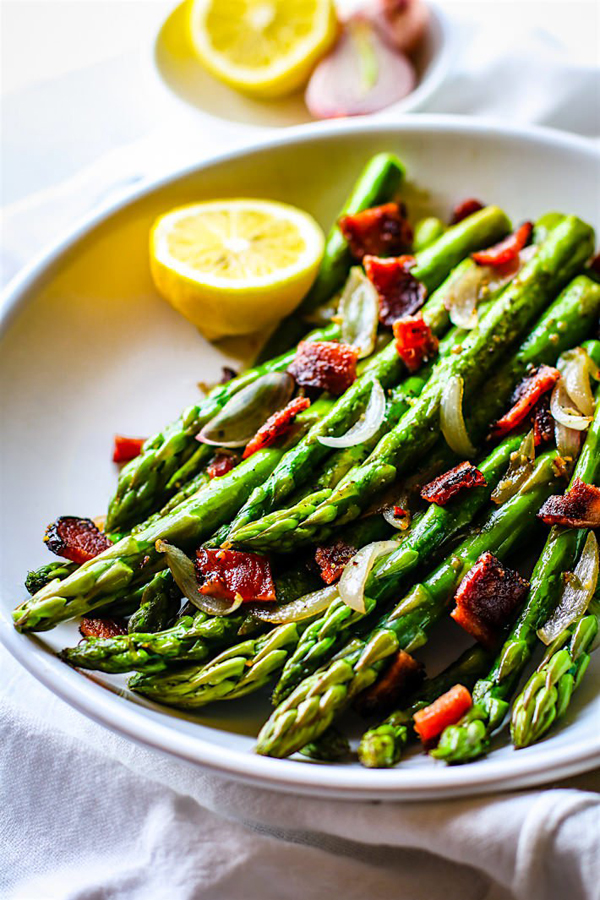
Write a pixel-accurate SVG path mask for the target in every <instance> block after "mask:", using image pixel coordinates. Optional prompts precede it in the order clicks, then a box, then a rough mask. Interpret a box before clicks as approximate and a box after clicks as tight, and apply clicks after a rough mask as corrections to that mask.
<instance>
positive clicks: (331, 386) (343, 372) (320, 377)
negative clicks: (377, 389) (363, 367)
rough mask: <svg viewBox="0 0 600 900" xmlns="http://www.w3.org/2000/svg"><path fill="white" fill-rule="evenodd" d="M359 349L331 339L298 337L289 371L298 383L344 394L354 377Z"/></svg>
mask: <svg viewBox="0 0 600 900" xmlns="http://www.w3.org/2000/svg"><path fill="white" fill-rule="evenodd" d="M357 359H358V350H357V349H356V348H355V347H350V346H349V345H348V344H337V343H335V342H334V341H300V343H299V344H298V349H297V351H296V355H295V357H294V359H293V361H292V364H291V365H290V367H289V369H288V372H289V373H290V375H292V376H293V377H294V378H295V380H296V383H297V384H299V385H300V386H301V387H313V388H320V390H322V391H328V392H329V393H330V394H333V395H334V396H338V395H339V394H343V393H344V391H345V390H347V389H348V388H349V387H350V385H351V384H352V383H353V382H354V381H355V380H356V361H357Z"/></svg>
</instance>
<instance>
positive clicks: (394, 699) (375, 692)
mask: <svg viewBox="0 0 600 900" xmlns="http://www.w3.org/2000/svg"><path fill="white" fill-rule="evenodd" d="M424 677H425V670H424V668H423V664H422V663H420V662H417V660H416V659H414V658H413V657H412V656H411V655H410V653H407V652H406V650H399V651H398V652H397V653H396V655H395V656H394V657H393V658H392V662H391V663H390V665H389V666H388V667H387V669H386V670H385V671H384V672H383V674H382V675H381V677H380V678H378V679H377V681H376V682H375V683H374V684H372V685H371V686H370V687H368V688H367V689H366V690H365V691H362V693H360V694H359V695H358V696H357V698H356V700H355V701H354V708H355V709H356V710H357V712H359V713H360V714H361V716H383V715H385V714H386V713H388V712H390V710H392V709H394V708H395V707H397V706H402V705H403V701H404V700H406V698H407V697H408V695H409V694H410V693H411V692H412V691H413V690H414V689H415V688H417V687H418V686H419V684H420V683H421V682H422V681H423V679H424Z"/></svg>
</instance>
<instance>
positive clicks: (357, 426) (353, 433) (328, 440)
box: [319, 379, 385, 448]
mask: <svg viewBox="0 0 600 900" xmlns="http://www.w3.org/2000/svg"><path fill="white" fill-rule="evenodd" d="M384 419H385V391H384V390H383V388H382V387H381V385H380V384H379V382H378V381H377V380H376V379H374V380H373V387H372V389H371V396H370V397H369V402H368V403H367V407H366V409H365V411H364V413H363V414H362V416H361V417H360V418H359V419H358V421H357V422H355V423H354V425H353V426H352V428H350V429H348V431H347V432H346V434H342V435H340V437H327V436H324V437H319V441H320V442H321V444H324V445H325V447H336V448H339V447H356V446H358V444H364V442H365V441H368V440H369V439H370V438H372V437H373V436H374V435H375V434H377V432H378V431H379V429H380V428H381V426H382V425H383V420H384Z"/></svg>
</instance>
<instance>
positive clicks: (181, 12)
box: [154, 0, 454, 128]
mask: <svg viewBox="0 0 600 900" xmlns="http://www.w3.org/2000/svg"><path fill="white" fill-rule="evenodd" d="M339 5H340V6H341V7H342V12H346V7H351V6H352V4H351V3H340V4H339ZM189 6H190V0H185V2H183V3H181V4H180V5H179V6H176V7H175V9H174V10H173V12H172V13H171V14H170V15H169V16H168V18H167V19H166V20H165V21H164V23H163V25H162V27H161V29H160V31H159V32H158V35H157V37H156V42H155V45H154V62H155V65H156V70H157V72H158V75H159V77H160V78H161V79H162V81H163V82H164V83H165V84H166V85H167V87H168V88H169V89H170V90H171V91H172V92H173V93H174V94H175V96H176V97H178V98H179V100H182V101H183V102H184V103H186V104H187V105H188V106H192V107H193V108H194V109H196V110H198V111H199V112H201V113H203V114H205V115H206V114H207V115H209V116H214V117H216V118H219V119H226V120H228V121H230V122H237V123H242V124H244V125H245V126H246V127H247V126H249V125H253V126H257V127H263V128H264V127H270V128H284V127H287V126H290V125H301V124H303V123H305V122H313V121H314V119H313V117H312V116H311V114H310V113H309V111H308V109H307V108H306V104H305V103H304V95H303V92H302V91H298V92H297V93H294V94H292V95H291V96H290V97H283V98H281V99H277V100H267V101H265V100H254V99H253V98H252V97H246V96H245V95H244V94H241V93H240V92H239V91H235V90H233V89H232V88H230V87H228V86H227V85H226V84H223V83H222V82H221V81H218V80H217V79H216V78H214V77H213V76H212V75H211V74H210V73H209V72H208V71H206V69H204V68H203V66H202V65H201V63H200V62H199V61H198V58H197V56H196V54H195V52H194V49H193V47H192V45H191V42H190V40H189V38H188V35H187V29H186V21H185V20H186V16H187V15H189ZM428 6H429V7H430V11H431V17H430V22H429V28H428V32H427V35H426V38H425V40H424V41H423V46H422V47H421V48H420V50H419V53H418V54H417V55H416V57H415V60H414V63H415V68H416V71H417V86H416V87H415V89H414V91H411V93H410V94H408V96H407V97H405V98H404V99H403V100H400V101H398V103H394V104H392V105H391V106H388V107H387V108H386V109H384V110H382V111H381V112H380V113H378V115H384V116H387V115H402V114H404V113H408V112H414V111H415V110H417V109H420V108H421V107H422V106H423V105H424V104H425V102H426V101H428V100H429V99H430V98H431V97H432V96H433V95H434V93H435V91H436V90H437V89H438V88H439V87H440V85H441V84H442V82H443V81H444V79H445V78H446V76H447V74H448V72H449V69H450V65H451V62H452V57H453V49H454V33H453V30H452V26H451V24H450V22H449V20H448V17H447V16H446V15H445V14H444V13H443V12H442V10H441V9H440V8H439V7H438V6H436V5H435V4H433V3H429V4H428ZM349 11H351V10H349Z"/></svg>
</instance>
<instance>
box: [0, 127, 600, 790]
mask: <svg viewBox="0 0 600 900" xmlns="http://www.w3.org/2000/svg"><path fill="white" fill-rule="evenodd" d="M379 150H393V151H395V152H397V153H399V155H400V156H401V157H402V158H403V159H404V160H405V162H406V165H407V168H408V172H409V182H408V184H407V186H406V190H405V191H404V194H405V197H406V199H407V201H408V204H409V207H410V209H411V211H412V212H413V213H414V214H415V215H420V214H422V213H423V212H425V211H428V210H433V211H437V212H439V213H440V214H441V215H447V214H448V212H449V210H450V208H451V206H452V204H453V203H454V202H455V201H456V200H458V199H460V198H464V197H466V196H475V197H479V198H481V199H483V200H485V201H487V202H494V203H499V204H501V205H502V206H504V208H505V209H506V210H507V211H508V212H509V214H510V215H511V216H512V217H513V218H514V220H515V221H517V222H518V221H519V220H522V219H523V218H535V217H536V216H538V215H540V214H541V213H543V212H546V211H548V210H551V209H559V210H566V211H569V212H571V213H576V214H578V215H580V216H582V217H584V218H585V219H587V220H589V221H595V222H596V224H598V221H597V220H598V214H599V210H598V207H597V203H596V198H595V193H594V186H595V185H596V184H597V178H598V154H597V152H596V150H595V149H594V148H593V147H592V146H591V145H589V144H587V143H586V142H584V141H582V140H580V139H575V138H572V137H568V136H565V135H562V134H558V133H553V132H550V131H543V130H539V129H528V130H517V129H510V128H506V127H505V126H498V125H493V124H490V123H485V122H481V121H471V120H466V119H458V118H449V117H448V118H444V117H425V116H423V117H419V118H415V119H412V120H405V121H404V122H403V123H402V124H385V123H379V122H372V121H371V122H368V121H357V122H351V123H331V124H326V125H322V124H319V125H317V126H308V127H304V128H300V129H292V130H289V131H287V132H285V133H281V134H280V135H279V136H278V137H277V138H276V139H274V140H270V141H263V142H261V143H259V144H257V145H255V146H252V147H250V148H248V149H245V150H241V151H240V150H238V151H236V152H234V153H229V154H226V155H224V156H219V157H216V158H215V159H214V160H212V161H211V162H207V163H204V164H203V165H201V166H199V167H198V168H196V169H191V170H190V169H188V170H186V171H183V172H178V173H176V174H175V175H171V176H169V177H168V178H165V179H163V180H161V181H160V182H157V183H155V184H152V185H150V186H147V187H144V188H142V189H140V190H138V191H136V192H135V193H133V194H132V195H130V196H129V197H128V198H126V199H124V200H122V201H121V202H119V203H116V204H113V205H112V206H110V207H109V208H107V209H105V210H103V211H102V212H101V213H99V214H97V215H95V216H94V217H93V218H91V219H90V220H88V221H87V222H85V223H83V224H81V225H80V226H79V227H78V228H76V229H75V230H74V231H73V232H72V233H71V234H70V235H68V236H67V237H66V238H64V239H62V240H60V241H59V242H58V243H57V244H56V245H55V246H54V247H53V249H52V250H51V251H49V252H48V253H47V254H46V255H45V256H44V257H43V258H42V259H40V260H38V261H37V262H35V263H34V264H33V265H32V266H30V267H29V268H28V269H27V271H26V272H24V273H23V274H22V275H21V276H20V277H19V278H18V280H17V281H16V282H15V283H13V285H12V287H11V288H10V289H9V292H8V296H7V298H6V303H5V306H4V323H3V327H2V331H1V333H0V373H1V376H0V377H1V382H0V383H2V385H3V391H2V401H1V402H2V409H3V415H4V419H3V421H4V441H3V444H4V446H3V458H2V466H1V467H0V469H1V471H0V493H1V495H2V501H3V502H2V510H1V526H2V539H1V540H0V553H1V554H2V556H1V578H0V589H1V603H0V607H1V619H0V638H1V640H2V642H3V643H4V644H5V646H6V648H7V649H8V650H9V651H10V652H11V653H12V654H13V655H14V656H15V657H16V658H17V659H18V660H20V662H21V663H22V664H23V665H24V666H25V667H26V668H27V669H29V671H30V672H32V673H33V674H34V675H35V676H36V677H37V678H38V679H39V680H40V681H42V682H43V683H44V684H45V685H47V687H49V688H50V689H51V690H53V691H55V692H56V693H57V694H58V695H60V696H61V697H63V698H64V699H65V700H67V701H68V702H69V703H71V704H72V705H73V706H75V707H77V708H78V709H80V710H81V711H82V712H83V713H85V714H86V715H88V716H90V717H92V718H94V719H96V720H97V721H99V722H101V723H102V724H104V725H106V726H107V727H109V728H112V729H114V730H116V731H119V732H121V733H122V734H124V735H127V736H128V737H130V738H132V739H134V740H137V741H142V742H144V743H147V744H149V745H152V746H154V747H156V748H158V749H160V750H163V751H167V752H170V753H174V754H176V755H178V756H180V757H183V758H186V759H188V760H191V761H193V762H196V763H199V764H200V765H202V766H205V767H208V768H212V769H215V770H218V771H220V772H222V773H226V774H228V775H230V776H232V777H234V778H238V779H243V780H246V781H253V782H260V783H262V784H265V785H269V786H271V787H274V788H279V789H282V790H288V791H297V792H300V791H301V792H306V793H315V794H320V795H323V794H330V795H334V796H338V797H353V798H357V797H373V798H380V799H385V798H404V799H423V798H431V797H443V796H452V795H458V794H467V793H475V792H483V791H489V790H499V789H506V788H514V787H520V786H524V785H530V784H535V783H539V782H543V781H546V780H549V779H554V778H557V777H559V776H566V775H569V774H572V773H575V772H579V771H582V770H585V769H588V768H591V767H593V766H594V764H596V763H597V761H598V754H599V750H600V733H599V732H600V730H599V729H598V715H599V712H600V700H599V699H598V698H595V697H594V689H595V682H596V683H597V675H598V663H599V661H600V660H598V659H594V660H593V663H592V666H591V670H590V672H589V674H588V675H587V676H586V678H585V680H584V682H583V684H582V687H581V689H580V690H579V691H578V692H577V694H576V695H575V696H574V698H573V702H572V704H571V706H570V707H569V712H568V715H567V717H566V718H565V720H564V721H563V722H561V723H560V725H559V726H558V727H557V728H555V729H554V730H553V731H552V733H551V734H550V735H549V736H548V737H547V738H546V740H544V741H542V742H541V743H539V744H537V745H535V746H533V747H530V748H528V749H525V750H520V751H519V752H514V751H513V750H512V749H511V748H510V746H508V742H507V741H506V736H505V735H502V736H500V738H499V740H497V741H496V743H495V746H494V749H493V752H492V753H490V755H489V756H488V757H487V758H485V759H482V760H480V761H478V762H477V763H474V764H471V765H467V766H463V767H457V768H446V767H444V766H443V765H440V764H435V763H433V762H432V760H431V759H429V758H428V757H426V756H424V755H422V754H420V755H414V756H412V757H410V758H409V759H407V760H406V762H405V763H404V764H402V765H400V766H398V767H397V768H394V769H390V770H381V771H368V770H365V769H363V768H361V767H360V766H358V765H357V764H348V765H338V766H323V765H317V764H312V763H310V762H307V761H304V762H295V761H291V760H273V759H266V758H264V757H259V756H255V755H254V754H253V753H252V752H251V751H252V746H253V737H254V736H255V734H256V731H257V728H258V725H259V723H260V721H261V719H264V717H265V716H266V714H267V712H268V703H267V699H266V696H260V697H251V698H248V700H242V701H234V702H231V703H230V704H228V703H222V704H220V705H217V706H214V707H209V708H207V709H206V710H205V711H204V712H203V713H202V714H201V715H197V716H192V715H190V716H188V715H185V714H183V713H177V712H172V711H169V710H167V709H164V708H160V707H158V706H153V705H152V704H149V703H146V702H144V701H142V700H140V699H139V698H134V697H133V696H132V695H130V694H129V693H127V691H126V690H124V689H123V687H124V681H120V682H119V681H118V680H117V679H111V678H109V677H105V676H102V675H95V674H91V675H88V676H87V677H84V676H83V675H82V674H80V673H78V672H76V671H74V670H72V669H70V668H68V667H67V666H66V665H64V664H62V663H61V662H59V660H58V659H56V658H55V656H54V655H53V649H56V648H59V647H61V646H66V645H68V644H72V643H75V642H76V640H77V632H76V629H75V627H74V626H72V625H64V626H60V627H59V628H57V629H56V630H55V631H52V632H48V633H44V634H41V635H39V636H36V637H27V636H24V635H20V634H17V632H15V631H14V629H13V628H12V625H11V622H10V611H11V609H12V608H13V607H14V606H15V605H16V604H17V603H18V602H19V601H20V600H21V599H22V598H23V595H24V591H23V588H22V581H23V577H24V575H25V573H26V571H27V569H29V568H32V567H34V566H36V565H38V564H40V563H42V562H43V561H44V559H45V558H47V554H45V551H44V549H43V547H42V543H41V535H42V532H43V529H44V526H45V525H46V523H47V522H49V521H52V520H53V519H54V518H55V517H56V516H58V515H60V514H74V515H89V514H90V513H91V514H97V513H100V512H101V511H102V510H103V509H104V508H105V505H106V500H107V497H108V495H109V493H110V492H111V490H112V488H113V486H114V482H115V472H114V469H113V466H112V464H111V462H110V450H111V442H112V435H113V434H114V433H116V432H125V433H130V434H150V433H152V432H153V431H154V430H155V429H157V428H158V427H159V426H161V425H162V424H163V423H164V422H166V421H168V420H170V419H172V418H174V417H175V416H176V415H177V414H178V412H179V410H180V409H181V408H182V407H183V406H184V405H186V404H187V403H189V402H192V401H193V400H195V399H196V398H197V396H198V394H197V387H196V382H198V381H199V380H200V379H202V380H207V381H210V380H211V378H213V377H214V376H215V374H216V373H217V371H218V369H219V366H220V364H221V362H222V361H223V360H222V356H221V354H220V353H219V351H218V350H217V349H216V348H214V347H211V346H210V345H208V344H207V343H206V342H205V341H204V340H203V339H202V338H201V337H200V336H199V335H198V333H197V332H196V331H195V330H194V328H192V327H191V326H190V325H188V324H187V323H186V322H185V321H184V320H183V319H181V318H180V317H179V316H178V315H177V314H176V313H174V312H173V311H172V310H171V309H170V307H168V306H167V305H166V304H165V303H163V302H162V301H161V300H160V299H159V298H158V297H157V296H156V294H155V292H154V290H153V287H152V283H151V280H150V276H149V272H148V262H147V240H148V229H149V226H150V224H151V222H152V220H153V218H154V217H155V216H156V215H157V214H158V213H160V212H162V211H164V210H165V209H167V208H168V207H170V206H173V205H175V204H178V203H181V202H182V201H189V200H198V199H201V198H209V197H218V196H226V195H240V194H241V195H245V196H252V195H255V196H265V197H271V198H275V199H279V200H285V201H288V202H291V203H295V204H298V205H300V206H303V207H304V208H306V209H307V210H309V211H310V212H311V213H312V214H313V215H314V216H316V218H317V219H318V220H319V221H321V222H322V223H323V225H325V226H327V225H329V224H330V222H331V221H332V219H333V218H334V217H335V215H336V212H337V210H338V209H339V207H340V204H341V202H342V200H343V198H344V196H345V194H346V192H347V190H348V187H349V185H350V184H351V182H352V180H353V179H354V177H355V176H356V173H357V172H358V171H359V169H360V167H361V166H362V164H363V163H364V161H365V160H366V159H367V158H368V157H369V156H370V155H371V154H373V153H375V152H376V151H379ZM431 650H432V652H433V653H435V654H437V655H438V656H439V658H438V662H446V661H447V660H444V659H442V655H443V652H444V651H443V647H442V646H441V645H440V642H439V641H433V642H432V648H431ZM598 656H599V657H600V654H598Z"/></svg>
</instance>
